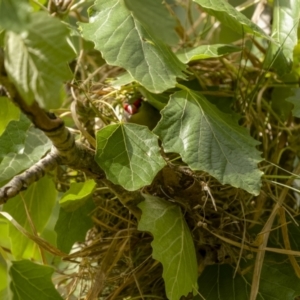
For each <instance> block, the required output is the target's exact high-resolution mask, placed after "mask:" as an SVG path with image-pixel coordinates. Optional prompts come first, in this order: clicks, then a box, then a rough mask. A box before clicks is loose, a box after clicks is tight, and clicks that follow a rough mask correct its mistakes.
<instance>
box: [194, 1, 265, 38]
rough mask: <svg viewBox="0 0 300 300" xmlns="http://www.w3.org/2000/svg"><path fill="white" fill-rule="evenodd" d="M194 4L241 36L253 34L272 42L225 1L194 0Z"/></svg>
mask: <svg viewBox="0 0 300 300" xmlns="http://www.w3.org/2000/svg"><path fill="white" fill-rule="evenodd" d="M194 2H196V3H198V4H199V5H200V6H201V7H202V9H203V10H204V11H206V12H207V13H208V14H209V15H212V16H214V17H216V18H217V19H218V20H219V21H220V22H221V23H222V24H224V25H225V26H227V27H229V28H231V29H232V30H234V31H235V32H237V33H239V34H241V35H244V34H245V33H251V34H254V35H257V36H260V37H263V38H265V39H268V40H271V38H270V37H269V36H268V35H266V34H265V33H264V31H263V30H262V29H260V28H259V27H258V26H257V25H256V24H254V23H253V22H251V21H250V20H249V19H248V18H247V17H246V16H245V15H243V14H242V13H240V12H238V11H237V10H236V9H235V8H234V7H233V6H231V5H230V4H229V3H228V2H226V1H224V0H194Z"/></svg>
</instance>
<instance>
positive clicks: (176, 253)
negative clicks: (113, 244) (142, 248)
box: [138, 195, 198, 300]
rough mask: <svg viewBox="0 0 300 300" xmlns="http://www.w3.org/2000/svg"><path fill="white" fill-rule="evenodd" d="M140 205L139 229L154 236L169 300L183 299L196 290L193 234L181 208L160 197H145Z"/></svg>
mask: <svg viewBox="0 0 300 300" xmlns="http://www.w3.org/2000/svg"><path fill="white" fill-rule="evenodd" d="M144 197H145V201H143V202H141V203H140V204H139V207H140V208H141V210H142V217H141V219H140V221H139V225H138V229H139V230H142V231H149V232H150V233H151V234H152V235H153V238H154V239H153V242H152V243H151V245H152V248H153V258H154V259H157V260H158V261H160V262H161V263H162V265H163V278H164V281H165V286H166V293H167V297H168V299H172V300H176V299H178V300H179V299H181V297H182V296H187V295H188V294H189V293H195V290H196V289H197V277H198V276H197V258H196V253H195V247H194V243H193V239H192V235H191V232H190V230H189V228H188V226H187V224H186V222H185V219H184V216H183V215H182V212H181V210H180V208H179V207H178V206H177V205H175V204H173V203H170V202H168V201H165V200H163V199H160V198H158V197H154V196H149V195H144Z"/></svg>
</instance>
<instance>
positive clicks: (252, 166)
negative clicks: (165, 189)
mask: <svg viewBox="0 0 300 300" xmlns="http://www.w3.org/2000/svg"><path fill="white" fill-rule="evenodd" d="M161 114H162V120H161V121H160V122H159V123H158V126H157V127H156V128H155V129H154V132H155V133H156V134H158V135H159V137H160V139H161V140H162V142H163V148H164V150H165V151H166V152H176V153H179V154H180V155H181V157H182V159H183V161H184V162H185V163H187V164H188V166H189V167H190V168H191V169H193V170H202V171H206V172H208V173H209V174H211V175H212V176H214V177H216V178H217V179H218V180H219V181H220V182H221V183H223V184H224V183H229V184H231V185H232V186H234V187H238V188H242V189H244V190H246V191H248V192H250V193H252V194H255V195H258V194H259V191H260V185H261V180H260V177H261V175H262V172H260V171H259V170H258V168H257V163H258V162H259V161H260V160H261V158H260V155H259V153H258V151H257V150H256V148H255V146H256V145H257V144H258V142H257V141H255V140H254V139H252V138H251V137H250V135H249V133H248V132H247V131H246V129H245V128H242V127H240V126H239V125H238V123H237V120H236V119H235V118H232V116H231V115H230V114H226V113H223V112H221V111H220V110H218V108H217V107H216V106H215V105H213V104H211V103H210V102H209V101H207V100H206V99H205V98H204V96H203V95H201V94H200V93H198V92H194V91H192V90H185V91H180V92H176V93H175V94H174V95H172V97H171V100H170V101H169V103H168V105H167V106H166V107H165V108H164V109H163V110H162V111H161Z"/></svg>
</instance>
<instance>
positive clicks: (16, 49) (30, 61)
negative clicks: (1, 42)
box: [5, 12, 74, 109]
mask: <svg viewBox="0 0 300 300" xmlns="http://www.w3.org/2000/svg"><path fill="white" fill-rule="evenodd" d="M25 29H26V31H23V32H21V33H19V34H17V33H14V32H11V31H9V32H7V33H6V47H5V68H6V71H7V73H8V75H9V77H10V79H11V80H12V82H13V83H14V84H15V86H16V88H17V89H18V91H19V93H20V94H21V96H22V97H23V98H24V99H25V101H26V102H27V103H28V104H31V103H32V102H33V101H34V100H36V101H38V103H39V104H40V105H41V106H42V107H45V108H48V109H52V108H57V107H60V106H61V101H62V95H63V94H62V83H63V81H65V80H68V79H70V78H71V77H72V73H71V71H70V69H69V67H68V65H67V63H68V62H69V61H71V60H72V58H73V57H74V51H73V50H72V49H71V47H70V46H69V44H68V42H67V36H68V30H67V28H66V27H65V26H64V25H63V24H62V23H61V22H59V21H58V20H57V19H55V18H52V17H50V16H49V15H47V14H45V13H44V12H37V13H34V14H32V18H31V22H30V23H29V24H28V26H27V27H26V28H25Z"/></svg>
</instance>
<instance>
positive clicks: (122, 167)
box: [95, 123, 165, 191]
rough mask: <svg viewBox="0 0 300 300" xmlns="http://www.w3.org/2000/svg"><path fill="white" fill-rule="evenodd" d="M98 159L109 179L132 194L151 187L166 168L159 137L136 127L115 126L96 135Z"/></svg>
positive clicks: (106, 128) (131, 125) (144, 128)
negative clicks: (142, 188) (158, 174)
mask: <svg viewBox="0 0 300 300" xmlns="http://www.w3.org/2000/svg"><path fill="white" fill-rule="evenodd" d="M95 160H96V162H97V163H98V165H99V166H100V167H101V168H102V169H103V170H104V172H105V173H106V176H107V179H109V180H110V181H112V182H113V183H115V184H119V185H122V186H123V187H124V188H125V189H127V190H129V191H133V190H137V189H139V188H141V187H143V186H145V185H149V184H151V182H152V180H153V179H154V177H155V176H156V174H157V173H158V172H159V171H160V170H161V169H162V168H163V167H164V166H165V161H164V160H163V158H162V157H161V155H160V149H159V147H158V139H157V137H156V136H155V135H154V134H153V133H152V132H151V131H150V130H149V129H148V128H147V127H146V126H141V125H137V124H129V123H128V124H127V123H126V124H123V123H121V124H115V125H109V126H106V127H104V128H103V129H101V130H99V131H98V133H97V149H96V156H95Z"/></svg>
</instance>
